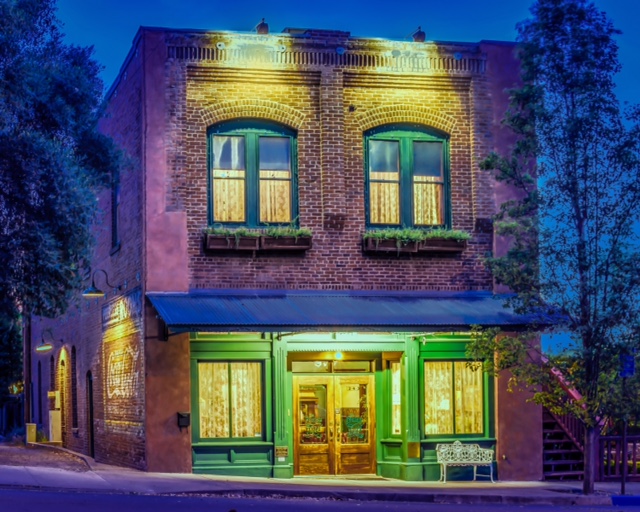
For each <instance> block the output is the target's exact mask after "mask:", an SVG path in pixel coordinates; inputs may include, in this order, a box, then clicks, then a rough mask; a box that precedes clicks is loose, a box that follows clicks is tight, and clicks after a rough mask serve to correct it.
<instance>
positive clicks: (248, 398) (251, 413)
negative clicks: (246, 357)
mask: <svg viewBox="0 0 640 512" xmlns="http://www.w3.org/2000/svg"><path fill="white" fill-rule="evenodd" d="M231 409H232V411H233V420H232V421H233V429H232V437H262V379H261V364H260V363H231Z"/></svg>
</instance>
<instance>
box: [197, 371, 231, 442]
mask: <svg viewBox="0 0 640 512" xmlns="http://www.w3.org/2000/svg"><path fill="white" fill-rule="evenodd" d="M198 385H199V390H200V402H199V403H200V437H209V438H215V437H229V368H228V365H227V363H199V364H198Z"/></svg>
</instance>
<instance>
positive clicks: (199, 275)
mask: <svg viewBox="0 0 640 512" xmlns="http://www.w3.org/2000/svg"><path fill="white" fill-rule="evenodd" d="M512 53H513V45H510V44H501V43H487V42H483V43H479V44H457V43H456V44H454V43H450V44H434V43H412V42H394V41H382V40H368V39H355V38H351V37H350V36H349V34H348V33H345V32H332V31H315V30H312V31H306V32H305V33H304V34H302V35H298V36H296V35H295V34H294V33H293V32H292V33H289V34H279V35H251V34H231V33H227V32H224V33H215V32H205V31H203V32H198V31H170V30H166V31H165V30H160V29H141V30H140V32H139V33H138V35H137V36H136V38H135V40H134V43H133V47H132V49H131V52H130V54H129V56H128V58H127V60H126V61H125V63H124V65H123V67H122V69H121V72H120V74H119V76H118V78H117V80H116V82H115V83H114V84H113V86H112V88H111V90H110V91H109V94H108V98H107V99H108V109H107V114H106V116H105V119H104V120H103V124H102V129H103V130H104V131H105V132H106V133H108V134H110V135H111V136H113V137H114V139H115V141H116V142H117V143H118V144H119V145H120V147H121V148H122V150H123V152H124V154H125V162H126V165H125V167H124V169H123V170H122V172H121V175H120V183H121V187H120V190H121V197H120V212H119V213H120V214H119V227H118V229H119V239H120V244H119V246H118V247H115V248H114V247H112V233H111V206H112V205H111V192H110V191H104V192H103V193H102V194H101V196H100V208H101V211H102V212H103V216H102V217H101V218H100V219H98V221H97V223H96V226H95V233H96V239H97V245H96V248H95V259H94V261H93V262H92V269H104V270H105V271H106V272H107V274H108V276H109V282H110V283H112V284H114V285H116V286H120V287H121V289H119V290H114V289H110V290H109V294H108V295H107V298H106V299H93V300H91V301H81V302H80V299H79V302H78V305H77V306H76V307H72V308H71V310H70V311H69V312H68V313H67V315H66V316H65V317H63V318H61V319H58V320H56V321H45V320H38V319H36V320H35V321H34V326H33V339H34V340H37V341H39V339H40V334H41V333H42V332H43V329H45V328H51V329H52V332H53V333H54V336H55V338H62V339H63V340H64V341H63V347H62V348H60V346H59V344H58V345H57V346H56V347H55V348H56V352H55V354H56V355H55V357H54V359H53V361H54V365H55V372H56V375H57V379H58V380H57V381H56V385H57V386H58V387H59V389H61V390H63V393H62V394H63V396H64V400H63V413H62V416H63V418H64V420H63V444H64V445H65V446H67V447H68V448H70V449H73V450H77V451H80V452H83V453H90V431H91V427H90V425H89V424H88V422H89V407H88V404H87V396H88V383H87V374H88V372H91V375H92V378H93V383H94V385H93V404H94V405H93V419H94V422H93V436H94V447H95V457H96V459H97V460H98V461H103V462H109V463H113V464H119V465H123V466H130V467H135V468H140V469H147V470H161V471H190V470H191V466H190V464H191V463H190V439H189V434H188V433H184V432H182V431H180V432H178V431H177V430H176V429H175V425H174V423H175V411H176V410H189V408H190V402H189V396H190V381H189V364H190V362H189V338H188V335H184V334H183V335H179V336H175V337H174V338H172V339H171V340H170V343H167V344H164V345H163V344H162V343H159V342H158V338H161V333H160V331H159V329H161V326H160V325H159V324H158V321H157V319H156V315H155V313H154V311H153V310H152V308H151V307H150V306H149V305H148V304H145V302H144V294H145V293H146V292H148V291H172V292H176V291H177V292H180V291H187V290H189V289H202V288H209V289H224V288H246V289H311V290H396V291H427V290H429V291H431V290H438V291H492V290H493V288H494V285H493V281H492V278H491V276H490V274H489V273H488V272H487V270H486V269H485V268H484V265H483V264H482V257H483V256H484V255H485V254H487V253H489V252H492V251H496V250H501V249H500V246H499V244H500V241H499V240H494V237H493V234H492V228H491V223H490V218H491V216H492V215H493V214H494V213H495V211H496V209H497V205H498V204H499V202H500V199H501V198H503V197H504V196H505V194H508V193H509V191H508V190H505V189H504V188H501V186H500V185H498V184H496V183H495V182H494V181H493V180H492V179H491V177H490V175H489V174H488V173H485V172H483V171H480V170H479V169H478V161H479V160H480V159H481V158H483V157H484V156H485V155H487V154H488V153H489V152H490V151H491V150H493V149H496V148H498V149H499V148H504V147H505V145H506V144H508V143H509V142H510V140H509V138H508V136H506V135H504V134H503V133H502V131H501V129H500V120H501V116H502V113H503V112H504V109H505V107H506V103H505V101H506V95H504V93H503V91H504V89H506V88H508V87H510V86H513V85H515V84H516V82H517V79H518V68H517V63H516V62H515V60H514V57H513V55H512ZM238 118H246V119H261V120H268V121H272V122H276V123H280V124H282V125H285V126H287V127H289V128H292V129H293V130H295V131H296V133H297V148H298V162H297V163H298V166H297V168H298V171H297V172H298V175H297V180H298V181H297V184H298V203H299V224H300V225H301V226H303V227H309V228H311V229H312V230H313V248H312V249H310V250H309V251H307V252H306V253H304V254H296V255H293V256H292V255H283V254H273V255H265V254H262V253H258V254H252V253H251V252H249V253H246V254H240V253H223V254H216V255H212V254H209V253H206V252H205V251H204V250H203V229H204V228H206V227H207V226H208V212H207V197H208V180H207V138H206V132H207V128H208V127H210V126H211V125H214V124H216V123H219V122H223V121H228V120H233V119H238ZM393 123H414V124H420V125H423V126H428V127H431V128H435V129H437V130H440V131H442V132H445V133H447V134H448V135H449V136H450V148H451V149H450V162H451V163H450V170H451V205H452V227H453V228H455V229H460V230H465V231H468V232H470V233H471V234H472V239H471V240H470V241H469V244H468V247H467V249H466V250H465V251H464V252H462V253H461V254H456V255H449V256H442V255H438V256H431V257H425V256H418V255H402V256H400V257H398V256H395V255H394V256H392V257H390V256H378V255H367V254H364V253H363V252H362V249H361V236H362V233H363V232H364V231H365V229H366V226H365V180H364V146H363V134H364V133H365V132H366V131H367V130H369V129H372V128H375V127H378V126H382V125H386V124H393ZM95 277H96V285H97V286H98V287H99V288H102V289H104V290H106V289H107V286H106V283H105V281H104V280H103V278H104V275H103V274H101V273H98V274H96V275H95ZM88 282H90V281H88ZM136 294H139V296H140V297H141V304H142V305H141V306H140V307H141V310H140V311H139V312H138V313H139V318H137V319H136V320H135V322H132V323H131V322H129V323H127V322H123V323H122V324H117V325H112V326H111V327H105V323H104V317H105V314H109V312H111V311H112V309H113V307H115V306H114V304H116V303H117V301H118V300H120V299H121V298H122V297H132V296H134V295H136ZM105 312H106V313H105ZM72 347H75V349H76V358H77V360H76V368H77V371H76V375H75V379H76V383H77V400H76V401H77V403H76V404H72V403H71V402H72V400H70V396H71V394H70V390H71V380H70V379H71V378H72V377H71V375H70V367H71V365H70V360H69V357H70V354H71V350H72ZM50 361H51V359H50V357H49V356H35V357H34V372H35V368H36V367H37V365H38V362H40V364H41V371H42V375H44V376H47V375H49V373H48V372H49V371H50V365H51V363H50ZM62 361H65V363H64V366H63V367H62ZM118 372H120V373H118ZM123 372H124V373H123ZM127 372H129V373H130V374H131V375H129V374H127ZM34 375H35V373H34ZM114 379H115V380H114ZM42 381H43V382H42V383H41V384H40V389H36V390H35V393H36V394H37V393H44V394H45V396H46V391H47V390H48V388H49V384H48V379H47V378H46V377H43V379H42ZM34 403H36V404H37V403H38V399H37V398H34ZM72 407H77V411H78V427H77V429H76V430H74V429H73V428H71V427H70V425H71V418H72V417H73V411H72ZM44 409H45V412H44V414H43V416H45V417H43V418H40V419H39V422H41V423H43V424H44V425H45V426H46V424H47V423H48V419H47V418H46V407H45V408H44ZM534 414H535V412H534ZM176 454H177V455H176ZM515 474H516V475H517V471H516V473H515Z"/></svg>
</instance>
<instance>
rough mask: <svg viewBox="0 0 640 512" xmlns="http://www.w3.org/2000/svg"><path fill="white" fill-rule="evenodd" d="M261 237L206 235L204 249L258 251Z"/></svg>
mask: <svg viewBox="0 0 640 512" xmlns="http://www.w3.org/2000/svg"><path fill="white" fill-rule="evenodd" d="M259 243H260V237H257V236H234V235H215V234H211V233H205V235H204V248H205V249H206V250H207V251H257V250H258V247H259Z"/></svg>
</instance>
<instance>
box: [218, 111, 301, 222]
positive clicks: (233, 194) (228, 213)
mask: <svg viewBox="0 0 640 512" xmlns="http://www.w3.org/2000/svg"><path fill="white" fill-rule="evenodd" d="M296 158H297V157H296V134H295V132H294V131H293V130H290V129H288V128H286V127H284V126H281V125H278V124H275V123H267V122H262V121H255V120H236V121H229V122H225V123H220V124H217V125H214V126H212V127H210V128H209V130H208V166H209V190H210V193H209V223H210V224H211V225H213V224H228V225H237V226H247V227H251V228H257V227H261V226H266V225H269V224H290V223H291V222H292V221H293V220H294V219H295V218H296V217H297V215H298V213H297V190H296V167H297V166H296Z"/></svg>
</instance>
